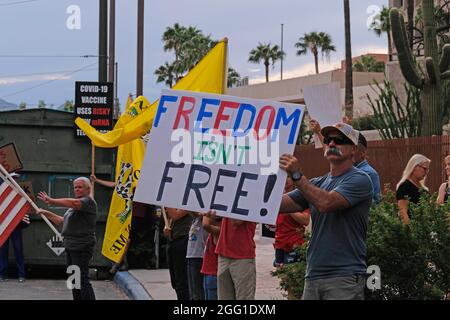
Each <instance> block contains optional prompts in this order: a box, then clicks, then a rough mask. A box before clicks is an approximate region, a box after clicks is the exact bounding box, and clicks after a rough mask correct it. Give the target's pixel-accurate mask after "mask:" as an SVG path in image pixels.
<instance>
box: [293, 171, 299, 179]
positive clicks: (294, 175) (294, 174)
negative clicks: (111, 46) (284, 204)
mask: <svg viewBox="0 0 450 320" xmlns="http://www.w3.org/2000/svg"><path fill="white" fill-rule="evenodd" d="M292 179H293V180H298V179H300V172H298V171H295V172H294V173H292Z"/></svg>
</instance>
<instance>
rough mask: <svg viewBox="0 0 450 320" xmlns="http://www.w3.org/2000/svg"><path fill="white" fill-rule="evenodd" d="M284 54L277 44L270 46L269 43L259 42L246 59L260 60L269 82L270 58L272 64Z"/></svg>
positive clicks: (253, 61)
mask: <svg viewBox="0 0 450 320" xmlns="http://www.w3.org/2000/svg"><path fill="white" fill-rule="evenodd" d="M285 55H286V54H285V53H284V52H283V51H281V49H280V47H279V46H278V45H274V46H273V47H271V44H270V43H267V44H265V43H264V44H263V43H261V42H260V43H259V44H258V46H257V47H256V48H255V49H252V50H251V51H250V56H249V58H248V61H249V62H252V63H260V62H261V61H262V62H263V64H264V66H265V67H266V82H269V65H270V61H271V60H272V65H274V64H275V62H276V61H278V60H280V59H281V58H282V57H284V56H285Z"/></svg>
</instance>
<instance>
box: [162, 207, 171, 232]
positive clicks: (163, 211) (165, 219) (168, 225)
mask: <svg viewBox="0 0 450 320" xmlns="http://www.w3.org/2000/svg"><path fill="white" fill-rule="evenodd" d="M161 210H162V213H163V217H164V224H165V226H166V227H167V228H169V227H170V224H169V220H168V219H167V213H166V209H165V208H164V206H161Z"/></svg>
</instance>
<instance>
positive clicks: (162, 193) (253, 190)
mask: <svg viewBox="0 0 450 320" xmlns="http://www.w3.org/2000/svg"><path fill="white" fill-rule="evenodd" d="M303 115H304V108H303V106H300V105H294V104H288V103H281V102H274V101H264V100H254V99H244V98H237V97H231V96H223V95H214V94H205V93H196V92H190V91H173V90H163V92H162V96H161V99H160V102H159V106H158V110H157V112H156V116H155V119H154V122H153V128H152V130H151V133H150V140H149V142H148V144H147V150H146V154H145V159H144V163H143V165H142V169H141V174H140V177H139V182H138V185H137V188H136V192H135V196H134V200H135V201H138V202H144V203H149V204H156V205H161V206H166V207H171V208H179V209H186V210H191V211H196V212H206V211H208V209H214V210H216V211H217V214H218V215H220V216H224V217H231V218H235V219H240V220H246V221H255V222H263V223H268V224H275V222H276V217H277V214H278V210H279V207H280V203H281V196H282V193H283V189H284V184H285V181H286V173H285V172H284V171H282V170H281V169H279V157H280V156H281V155H282V154H284V153H290V154H292V153H293V152H294V147H295V144H296V141H297V135H298V132H299V129H300V125H301V122H302V120H303Z"/></svg>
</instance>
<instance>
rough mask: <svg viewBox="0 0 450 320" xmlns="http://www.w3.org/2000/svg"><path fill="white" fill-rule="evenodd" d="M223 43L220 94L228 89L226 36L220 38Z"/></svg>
mask: <svg viewBox="0 0 450 320" xmlns="http://www.w3.org/2000/svg"><path fill="white" fill-rule="evenodd" d="M222 41H223V42H224V44H225V50H224V54H225V59H224V60H225V63H224V65H223V82H222V94H226V93H227V90H228V38H223V40H222Z"/></svg>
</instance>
